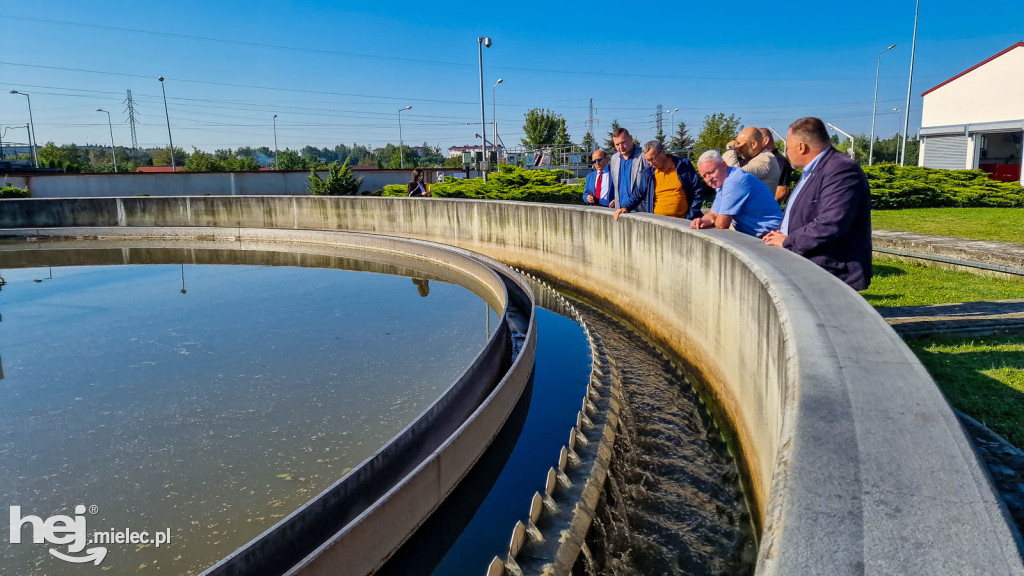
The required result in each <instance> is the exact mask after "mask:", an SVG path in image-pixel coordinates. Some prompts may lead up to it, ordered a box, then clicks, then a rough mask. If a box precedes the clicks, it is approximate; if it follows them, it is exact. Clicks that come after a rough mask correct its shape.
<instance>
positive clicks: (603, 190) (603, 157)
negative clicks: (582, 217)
mask: <svg viewBox="0 0 1024 576" xmlns="http://www.w3.org/2000/svg"><path fill="white" fill-rule="evenodd" d="M590 159H591V163H593V165H594V171H593V172H591V173H590V174H587V179H586V182H585V183H584V184H583V202H584V203H586V204H591V205H593V206H608V205H609V204H611V202H612V200H614V199H615V189H614V188H613V187H612V178H611V171H610V170H609V169H608V154H607V153H606V152H605V151H604V150H598V151H596V152H594V154H593V155H592V156H591V157H590Z"/></svg>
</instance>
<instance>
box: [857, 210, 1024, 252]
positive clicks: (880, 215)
mask: <svg viewBox="0 0 1024 576" xmlns="http://www.w3.org/2000/svg"><path fill="white" fill-rule="evenodd" d="M871 227H872V228H875V229H876V230H898V231H901V232H918V233H920V234H936V235H939V236H955V237H957V238H969V239H972V240H995V241H997V242H1014V243H1017V244H1024V209H1021V208H913V209H906V210H873V211H872V212H871Z"/></svg>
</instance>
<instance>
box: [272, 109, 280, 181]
mask: <svg viewBox="0 0 1024 576" xmlns="http://www.w3.org/2000/svg"><path fill="white" fill-rule="evenodd" d="M280 169H281V167H280V166H278V165H277V114H274V170H280Z"/></svg>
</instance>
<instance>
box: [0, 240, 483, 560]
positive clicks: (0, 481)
mask: <svg viewBox="0 0 1024 576" xmlns="http://www.w3.org/2000/svg"><path fill="white" fill-rule="evenodd" d="M6 256H8V254H0V268H2V267H3V266H4V265H5V262H4V260H3V259H4V258H5V257H6ZM9 263H10V262H9V261H8V262H6V264H8V265H9ZM0 275H2V276H3V277H4V279H5V280H6V281H7V285H6V286H4V287H3V289H2V290H0V315H2V321H0V363H2V379H0V512H2V513H3V515H4V517H5V518H6V517H7V516H8V509H9V508H8V507H10V506H21V507H22V511H21V515H22V517H25V516H28V515H36V516H39V517H41V518H42V519H44V520H45V519H46V518H47V517H49V516H51V515H54V514H62V515H68V516H71V515H73V514H74V507H75V505H77V504H83V505H86V506H91V505H94V506H96V507H97V510H96V512H95V513H91V512H90V513H86V514H83V519H84V521H86V522H87V526H88V531H89V533H92V532H93V531H106V530H111V529H117V530H122V529H125V528H130V529H132V530H134V531H150V532H156V531H161V530H165V529H170V530H171V536H172V539H171V542H170V543H169V544H167V545H165V546H163V547H161V548H159V549H157V548H155V547H154V546H152V545H150V546H145V545H140V544H135V545H132V544H123V545H118V544H114V545H108V546H107V548H108V550H109V552H108V555H107V557H106V559H105V560H104V561H103V563H102V564H101V565H100V566H99V567H96V566H92V565H89V566H82V565H76V564H71V563H67V562H64V561H61V560H58V559H56V558H54V557H53V556H51V555H50V554H49V553H48V552H47V550H48V549H49V548H58V549H60V550H63V551H65V552H66V551H67V546H56V547H55V546H51V545H48V544H32V543H30V542H24V541H23V542H22V543H20V544H12V543H10V537H9V535H8V531H7V529H6V526H7V524H6V522H5V523H4V529H3V531H2V534H0V553H2V560H0V562H2V564H0V573H2V574H76V575H77V574H82V573H84V572H89V571H94V572H96V573H104V574H135V573H155V572H160V573H168V574H186V573H196V572H199V571H202V570H203V569H205V568H207V567H208V566H210V565H212V564H213V563H214V562H216V561H217V560H219V559H220V558H222V557H223V556H225V555H226V554H228V553H230V552H231V551H233V550H234V549H235V548H237V547H238V546H240V545H242V544H245V543H246V542H247V541H249V540H250V539H251V538H253V537H254V536H256V535H258V534H259V533H260V532H262V531H263V530H265V529H267V528H269V527H270V526H271V525H273V524H274V523H275V522H276V521H278V520H280V519H281V518H283V517H284V516H285V515H287V514H288V513H290V512H291V511H292V510H294V509H295V508H297V507H298V506H299V505H301V504H302V503H304V502H306V501H307V500H308V499H309V498H311V497H312V496H314V495H315V494H317V493H318V492H320V491H321V490H323V489H324V488H326V487H327V486H329V485H330V484H331V483H333V482H334V481H336V480H337V479H338V478H340V477H341V476H343V475H344V473H345V472H346V471H347V470H349V469H350V468H352V467H353V466H355V465H356V464H358V463H359V462H361V461H362V460H363V459H365V458H366V457H367V456H369V455H371V454H372V453H373V452H374V451H375V450H376V449H377V448H379V447H380V446H381V445H382V444H383V443H384V442H386V441H387V440H388V439H390V438H391V437H392V436H393V435H394V434H396V433H397V432H398V431H399V430H401V429H402V428H403V427H404V426H405V425H406V424H408V423H409V422H410V421H411V420H413V419H414V418H415V417H416V416H417V415H418V414H419V413H420V412H421V411H422V410H423V409H424V408H425V407H426V406H428V405H429V404H430V403H431V402H432V401H433V400H434V399H435V398H436V397H437V396H438V395H439V394H440V392H441V391H443V390H444V389H445V388H447V387H448V386H449V385H450V384H451V383H452V382H453V381H454V379H455V378H457V376H458V375H459V374H461V373H462V372H463V371H464V369H465V368H466V366H467V365H468V364H469V362H470V361H471V360H472V359H473V358H474V357H475V355H476V354H477V353H478V352H479V350H480V349H481V348H482V346H483V344H484V342H485V339H486V337H487V318H488V315H490V318H491V321H492V322H494V321H495V316H494V315H493V311H490V310H489V309H488V307H487V306H486V305H485V304H484V302H483V301H482V300H480V299H479V298H478V297H476V296H475V295H473V294H472V293H470V292H468V291H467V290H465V289H463V288H461V287H459V286H453V285H450V284H445V283H442V282H437V281H434V280H431V281H429V282H426V281H425V280H424V279H416V280H412V279H410V278H408V277H401V276H391V275H386V274H370V273H365V272H353V271H343V270H331V269H316V268H286V267H263V266H196V265H185V266H184V267H181V266H176V265H174V266H168V265H153V266H103V267H60V268H52V269H48V268H30V269H13V270H12V269H3V270H2V272H0ZM183 290H184V293H183V292H182V291H183ZM31 532H32V530H31V528H30V527H29V526H27V525H26V526H25V527H24V528H23V536H22V538H23V539H24V540H31ZM81 555H82V554H79V556H81Z"/></svg>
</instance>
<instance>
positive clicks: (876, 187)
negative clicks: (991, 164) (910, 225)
mask: <svg viewBox="0 0 1024 576" xmlns="http://www.w3.org/2000/svg"><path fill="white" fill-rule="evenodd" d="M863 168H864V173H865V174H866V175H867V177H868V183H869V184H870V185H871V203H872V208H874V209H876V210H897V209H900V208H942V207H956V208H1019V207H1024V188H1021V186H1020V185H1019V184H1017V183H1015V182H996V181H995V180H990V179H989V178H988V175H987V174H986V173H985V172H982V171H981V170H940V169H937V168H921V167H918V166H897V165H895V164H881V165H878V166H864V167H863Z"/></svg>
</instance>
